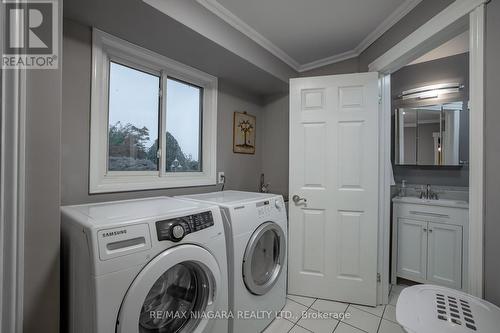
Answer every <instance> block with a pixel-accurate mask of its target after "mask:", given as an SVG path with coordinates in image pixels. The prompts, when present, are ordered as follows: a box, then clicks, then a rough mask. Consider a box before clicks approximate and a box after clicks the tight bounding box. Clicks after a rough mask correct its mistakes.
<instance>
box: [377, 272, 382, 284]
mask: <svg viewBox="0 0 500 333" xmlns="http://www.w3.org/2000/svg"><path fill="white" fill-rule="evenodd" d="M377 282H379V283H380V282H382V277H381V276H380V273H377Z"/></svg>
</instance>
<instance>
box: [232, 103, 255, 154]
mask: <svg viewBox="0 0 500 333" xmlns="http://www.w3.org/2000/svg"><path fill="white" fill-rule="evenodd" d="M255 129H256V118H255V117H254V116H252V115H249V114H248V113H246V112H235V113H234V117H233V152H234V153H237V154H255Z"/></svg>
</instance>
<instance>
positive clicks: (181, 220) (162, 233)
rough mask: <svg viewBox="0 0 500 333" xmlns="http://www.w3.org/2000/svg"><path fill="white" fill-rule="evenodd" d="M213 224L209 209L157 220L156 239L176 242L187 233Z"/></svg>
mask: <svg viewBox="0 0 500 333" xmlns="http://www.w3.org/2000/svg"><path fill="white" fill-rule="evenodd" d="M213 225H214V217H213V216H212V212H211V211H207V212H203V213H198V214H193V215H188V216H182V217H176V218H173V219H168V220H163V221H157V222H156V233H157V234H158V240H159V241H163V240H169V241H173V242H178V241H180V240H182V239H183V238H184V237H185V236H186V235H187V234H190V233H192V232H196V231H200V230H203V229H205V228H208V227H211V226H213Z"/></svg>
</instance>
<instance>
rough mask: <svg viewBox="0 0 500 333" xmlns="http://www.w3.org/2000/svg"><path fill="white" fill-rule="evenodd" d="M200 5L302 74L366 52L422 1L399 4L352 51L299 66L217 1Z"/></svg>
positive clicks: (202, 1)
mask: <svg viewBox="0 0 500 333" xmlns="http://www.w3.org/2000/svg"><path fill="white" fill-rule="evenodd" d="M196 1H197V2H198V3H199V4H200V5H202V6H203V7H205V8H206V9H207V10H209V11H210V12H212V13H213V14H214V15H216V16H217V17H219V18H220V19H221V20H223V21H224V22H226V23H227V24H229V25H230V26H232V27H233V28H235V29H236V30H238V31H239V32H241V33H242V34H244V35H245V36H247V37H248V38H250V39H251V40H253V41H254V42H255V43H257V44H259V45H260V46H261V47H262V48H264V49H266V50H267V51H268V52H270V53H271V54H273V55H274V56H275V57H277V58H278V59H280V60H281V61H283V62H284V63H286V64H287V65H289V66H290V67H292V68H293V69H295V70H296V71H297V72H304V71H308V70H311V69H315V68H319V67H323V66H326V65H331V64H334V63H337V62H340V61H344V60H347V59H351V58H355V57H357V56H359V55H360V54H361V52H363V51H364V50H366V49H367V48H368V47H369V46H370V45H371V44H372V43H373V42H375V41H376V40H377V39H378V38H380V36H382V35H383V34H384V33H385V32H386V31H387V30H389V29H390V28H391V27H392V26H394V24H396V23H397V22H399V21H400V20H401V19H402V18H403V17H404V16H405V15H407V14H408V13H409V12H410V11H411V10H412V9H413V8H415V7H416V6H417V5H418V4H419V3H420V2H422V0H406V1H405V2H404V3H403V4H401V5H400V6H399V7H398V8H396V10H395V11H394V12H392V13H391V14H390V15H389V17H387V18H386V19H385V20H384V21H383V22H382V23H381V24H380V25H379V26H378V27H377V28H375V30H373V31H372V32H371V33H370V34H369V35H368V36H366V38H365V39H363V40H362V41H361V43H359V45H358V46H356V47H355V48H354V49H352V50H349V51H346V52H342V53H339V54H334V55H332V56H329V57H326V58H322V59H318V60H315V61H311V62H308V63H305V64H300V63H299V62H298V61H297V60H295V59H294V58H292V57H291V56H290V55H288V54H287V53H286V52H285V51H283V50H282V49H281V48H279V47H278V46H277V45H275V44H274V43H273V42H271V41H270V40H268V39H267V38H266V37H264V36H263V35H261V34H260V33H259V32H257V31H256V30H255V29H253V28H252V27H251V26H249V25H248V24H246V23H245V22H244V21H242V20H241V19H240V18H239V17H237V16H236V15H234V14H233V13H232V12H231V11H229V10H228V9H227V8H226V7H224V6H223V5H221V4H220V3H219V2H218V1H217V0H196Z"/></svg>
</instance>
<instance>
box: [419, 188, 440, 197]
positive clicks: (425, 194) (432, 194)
mask: <svg viewBox="0 0 500 333" xmlns="http://www.w3.org/2000/svg"><path fill="white" fill-rule="evenodd" d="M420 199H427V200H438V199H439V196H438V194H437V193H436V192H434V191H433V190H432V188H431V184H427V186H426V188H425V191H424V190H423V189H422V191H421V192H420Z"/></svg>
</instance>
